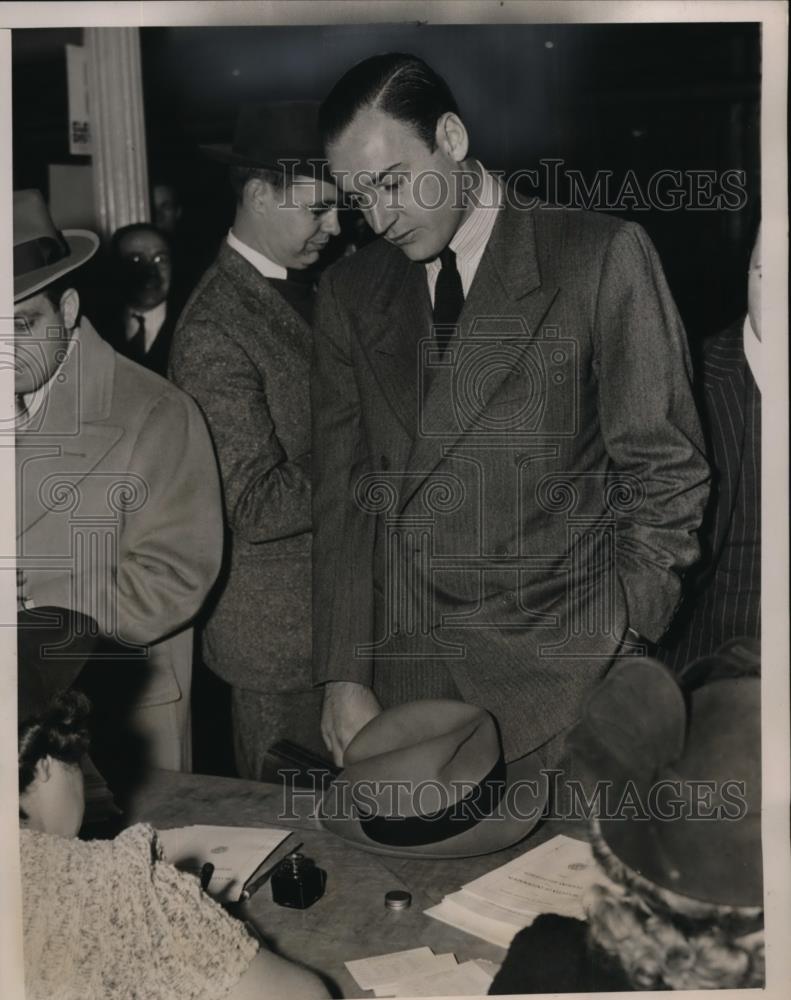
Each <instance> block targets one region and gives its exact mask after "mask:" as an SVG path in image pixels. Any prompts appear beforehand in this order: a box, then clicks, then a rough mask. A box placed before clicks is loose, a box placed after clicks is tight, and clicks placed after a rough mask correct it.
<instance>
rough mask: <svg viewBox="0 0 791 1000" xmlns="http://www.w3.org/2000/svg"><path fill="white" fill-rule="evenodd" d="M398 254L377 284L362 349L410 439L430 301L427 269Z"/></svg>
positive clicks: (416, 414) (428, 322) (429, 326)
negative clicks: (422, 341) (422, 342)
mask: <svg viewBox="0 0 791 1000" xmlns="http://www.w3.org/2000/svg"><path fill="white" fill-rule="evenodd" d="M396 252H397V254H398V256H397V257H396V256H395V255H394V254H391V255H390V257H389V259H388V261H387V266H386V267H385V268H384V269H383V270H382V273H381V275H380V278H379V280H378V281H377V282H376V283H375V287H376V289H377V292H376V293H375V295H374V297H373V299H372V302H371V309H370V313H369V316H370V329H369V335H368V337H367V338H366V339H365V340H364V341H363V349H364V351H365V353H366V355H367V357H368V360H369V362H370V365H371V368H372V369H373V371H374V374H375V376H376V380H377V382H378V383H379V386H380V387H381V390H382V394H383V396H384V397H385V399H386V400H387V402H388V403H389V405H390V407H391V409H392V410H393V412H394V413H395V415H396V417H397V418H398V420H399V422H400V424H401V426H402V427H403V428H404V430H405V431H406V433H407V434H408V435H409V437H410V439H412V438H414V436H415V433H416V429H417V417H418V406H419V397H418V364H419V361H418V357H419V351H420V341H421V340H422V339H424V338H426V337H428V336H429V335H430V333H431V300H430V298H429V294H428V282H427V280H426V271H425V268H424V266H423V265H422V264H416V263H414V262H413V261H410V260H408V259H407V258H406V257H405V256H404V255H403V254H402V253H401V252H400V251H396Z"/></svg>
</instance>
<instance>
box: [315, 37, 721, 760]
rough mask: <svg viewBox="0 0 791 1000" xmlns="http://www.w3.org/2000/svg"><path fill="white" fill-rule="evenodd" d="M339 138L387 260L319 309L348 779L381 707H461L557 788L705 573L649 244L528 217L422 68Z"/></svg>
mask: <svg viewBox="0 0 791 1000" xmlns="http://www.w3.org/2000/svg"><path fill="white" fill-rule="evenodd" d="M320 123H321V128H322V133H323V139H324V141H325V145H326V151H327V154H328V158H329V161H330V166H331V168H332V171H333V174H334V175H335V176H336V178H337V180H338V182H339V184H342V186H343V188H344V191H346V192H349V193H350V194H352V195H353V196H355V197H356V198H358V199H359V203H360V207H361V208H362V210H363V212H364V214H365V215H366V218H367V221H368V222H369V224H370V225H371V227H372V228H373V229H374V230H375V231H376V233H377V234H378V235H380V236H382V237H383V238H382V239H378V240H375V241H374V242H373V243H371V244H370V245H369V246H367V247H365V248H364V249H363V250H360V251H358V252H357V253H356V254H354V255H353V256H352V257H350V258H347V259H345V260H343V261H341V262H339V263H338V264H337V265H335V266H334V267H332V268H330V269H329V270H328V271H327V272H326V274H325V275H324V278H323V280H322V284H321V287H320V292H319V305H318V319H317V326H316V338H315V358H314V369H313V390H314V392H313V402H312V410H313V417H314V433H313V445H314V456H315V459H314V535H315V541H314V658H315V679H316V681H317V682H318V683H321V684H324V685H325V690H326V693H325V702H324V708H323V717H322V729H323V734H324V738H325V742H326V743H327V745H328V747H330V748H331V749H332V751H333V754H334V757H335V759H336V760H338V761H340V760H341V759H342V756H343V752H344V749H345V747H346V746H347V744H348V742H349V740H350V739H351V738H352V737H353V736H354V735H355V733H356V732H357V731H358V730H359V729H360V728H361V726H363V725H364V724H365V723H366V722H367V721H369V720H370V719H371V718H372V717H373V716H375V715H376V714H377V713H378V712H379V711H380V707H381V706H382V704H384V705H388V704H392V703H394V702H400V701H404V700H408V699H410V698H416V697H426V696H429V697H459V696H462V697H463V698H464V699H465V700H467V701H470V702H473V703H476V704H480V705H482V706H484V707H485V708H487V709H489V710H490V711H491V712H492V714H493V715H494V716H495V718H496V719H497V721H498V723H499V725H500V728H501V734H502V738H503V744H504V750H505V755H506V759H508V760H512V759H515V758H517V757H520V756H523V755H525V754H527V753H531V752H536V753H539V754H540V755H541V759H542V760H543V761H545V762H546V763H552V762H554V761H555V760H557V757H558V753H559V751H560V747H561V745H562V733H563V731H564V730H565V729H567V727H569V726H570V725H571V724H573V723H574V721H575V720H576V718H577V716H578V712H579V709H580V705H581V703H582V701H583V699H584V697H585V696H586V694H587V692H588V691H589V690H590V689H591V687H592V685H593V684H594V683H595V682H596V680H597V679H598V678H599V677H601V676H602V674H603V673H604V671H605V670H606V669H607V667H608V666H609V664H610V663H611V661H612V659H613V657H614V656H615V655H616V654H617V653H618V652H619V651H620V652H623V651H626V652H636V651H638V650H639V649H640V648H641V646H644V645H645V643H644V642H643V641H642V640H643V637H644V639H645V640H649V641H651V642H656V641H657V640H658V639H659V638H660V636H661V635H662V633H663V632H664V630H665V628H666V627H667V625H668V623H669V622H670V620H671V618H672V616H673V613H674V611H675V608H676V605H677V602H678V599H679V594H680V574H681V573H682V572H683V571H684V570H686V569H687V567H689V566H690V565H692V564H693V563H694V562H695V560H696V558H697V556H698V543H697V540H696V531H697V528H698V526H699V523H700V519H701V515H702V511H703V507H704V504H705V500H706V495H707V478H708V469H707V466H706V462H705V459H704V457H703V450H702V439H701V432H700V427H699V424H698V420H697V416H696V413H695V407H694V404H693V400H692V393H691V386H690V365H689V358H688V352H687V347H686V338H685V334H684V330H683V327H682V324H681V321H680V319H679V317H678V314H677V312H676V309H675V306H674V304H673V301H672V298H671V296H670V292H669V291H668V288H667V285H666V283H665V280H664V276H663V274H662V269H661V266H660V263H659V260H658V258H657V255H656V253H655V251H654V249H653V247H652V245H651V243H650V241H649V240H648V238H647V236H646V235H645V233H644V232H643V230H642V229H641V228H640V227H639V226H636V225H632V224H624V223H621V222H619V221H617V220H615V219H612V218H608V217H606V216H601V215H595V214H590V213H585V212H579V211H564V210H559V209H554V208H548V207H540V206H531V207H525V206H524V204H521V205H520V204H518V203H517V202H516V198H517V195H516V193H515V192H513V191H510V190H509V189H507V188H506V187H504V186H502V185H500V183H499V182H498V181H497V180H496V179H495V178H494V177H493V176H492V175H491V174H489V173H488V172H487V171H486V170H485V169H484V168H483V167H482V165H481V164H479V163H478V162H477V161H475V160H472V159H469V158H468V155H467V154H468V135H467V130H466V128H465V126H464V123H463V122H462V120H461V118H460V116H459V113H458V109H457V107H456V104H455V101H454V99H453V96H452V94H451V93H450V91H449V89H448V87H447V85H446V84H445V83H444V81H443V80H441V79H440V78H439V77H438V76H437V75H436V74H435V73H434V72H433V71H432V70H431V69H430V67H428V66H427V65H426V64H425V63H423V62H422V61H421V60H419V59H417V58H415V57H413V56H405V55H399V54H395V55H386V56H377V57H374V58H372V59H369V60H366V61H365V62H363V63H362V64H360V65H359V66H357V67H355V68H354V69H352V70H350V71H349V72H348V73H347V74H346V75H345V76H344V77H343V78H342V79H341V80H340V81H339V82H338V83H337V84H336V86H335V88H334V89H333V91H332V92H331V93H330V95H329V96H328V98H327V99H326V100H325V102H324V105H323V106H322V112H321V118H320ZM448 251H451V252H450V253H449V252H448ZM360 289H365V290H366V295H365V297H364V298H362V297H361V295H360Z"/></svg>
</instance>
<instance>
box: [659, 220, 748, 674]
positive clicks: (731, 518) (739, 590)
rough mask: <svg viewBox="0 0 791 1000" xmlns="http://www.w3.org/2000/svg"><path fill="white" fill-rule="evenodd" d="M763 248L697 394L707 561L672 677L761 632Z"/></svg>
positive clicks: (675, 651) (683, 614) (687, 609)
mask: <svg viewBox="0 0 791 1000" xmlns="http://www.w3.org/2000/svg"><path fill="white" fill-rule="evenodd" d="M760 276H761V245H760V232H759V235H758V237H757V238H756V241H755V246H754V247H753V251H752V256H751V258H750V266H749V274H748V281H747V315H745V316H740V317H739V318H738V319H737V320H736V321H735V322H734V323H732V324H731V325H730V326H729V327H728V328H727V329H726V330H723V331H722V332H721V333H719V334H717V335H716V336H715V337H711V338H710V339H709V340H708V341H707V342H706V343H705V344H704V347H703V358H702V365H701V368H700V380H699V387H700V391H701V407H700V408H701V416H702V422H703V431H704V435H705V438H706V444H707V448H708V454H709V460H710V462H711V467H712V490H711V497H710V500H709V504H708V507H707V509H706V514H705V517H704V521H703V532H702V537H703V559H702V560H701V562H700V563H699V565H698V566H697V567H696V569H695V572H694V574H692V575H691V576H690V578H689V580H688V584H687V587H686V598H685V603H684V605H683V607H682V609H681V611H680V612H679V614H678V617H677V619H676V621H675V622H674V623H673V627H672V628H671V630H670V632H669V633H668V635H667V637H666V639H665V641H664V642H663V643H662V649H661V651H660V655H661V657H662V659H663V660H664V661H665V662H666V663H667V664H668V665H669V666H671V667H673V669H674V670H679V671H680V670H681V669H682V668H683V667H684V666H685V664H687V663H689V662H690V661H691V660H695V659H698V658H699V657H701V656H708V655H710V654H711V653H713V652H714V651H715V650H716V649H718V648H719V647H720V646H721V645H722V644H723V643H724V642H727V641H728V640H729V639H733V638H736V637H738V636H750V637H753V638H756V639H757V638H759V637H760V631H761V298H760V292H761V286H760Z"/></svg>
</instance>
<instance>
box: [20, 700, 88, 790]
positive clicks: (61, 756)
mask: <svg viewBox="0 0 791 1000" xmlns="http://www.w3.org/2000/svg"><path fill="white" fill-rule="evenodd" d="M90 710H91V705H90V702H89V701H88V699H87V698H86V697H85V695H84V694H81V693H80V692H79V691H67V692H66V693H65V694H62V695H60V696H59V697H57V698H54V699H53V700H52V701H51V702H50V704H49V705H48V707H47V708H46V709H45V710H44V711H43V712H41V713H40V714H39V715H37V716H34V717H33V718H32V719H27V720H26V721H25V722H23V723H22V724H21V725H20V727H19V740H18V747H19V791H20V793H21V792H24V790H25V789H26V788H27V787H28V785H29V784H30V783H31V782H32V781H33V778H34V777H35V774H36V764H37V763H38V762H39V761H40V760H43V758H44V757H54V758H55V759H56V760H60V761H63V763H64V764H77V763H78V762H79V760H80V758H81V757H82V756H83V754H85V753H86V751H87V750H88V746H89V743H90V740H89V737H88V729H87V722H88V715H89V714H90Z"/></svg>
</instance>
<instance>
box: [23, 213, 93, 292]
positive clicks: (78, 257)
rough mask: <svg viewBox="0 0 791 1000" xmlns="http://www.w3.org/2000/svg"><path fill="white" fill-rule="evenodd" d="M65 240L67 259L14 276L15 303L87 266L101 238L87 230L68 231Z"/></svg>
mask: <svg viewBox="0 0 791 1000" xmlns="http://www.w3.org/2000/svg"><path fill="white" fill-rule="evenodd" d="M63 238H64V240H65V241H66V244H67V245H68V248H69V253H68V255H67V256H66V257H61V259H60V260H58V261H55V262H54V263H52V264H48V265H47V266H46V267H40V268H36V270H34V271H28V272H27V273H25V274H21V275H19V276H18V277H17V276H16V275H15V276H14V302H19V301H20V299H27V298H29V297H30V296H31V295H35V294H36V292H40V291H41V290H42V289H43V288H46V287H47V285H51V284H52V282H53V281H57V279H58V278H61V277H63V275H65V274H68V273H69V271H74V270H75V269H76V268H78V267H81V266H82V265H83V264H86V263H87V262H88V261H89V260H90V259H91V257H93V255H94V254H95V253H96V251H97V250H98V249H99V237H98V236H97V235H96V233H91V232H89V231H88V230H87V229H66V230H64V232H63Z"/></svg>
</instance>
